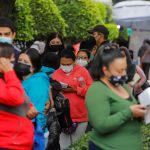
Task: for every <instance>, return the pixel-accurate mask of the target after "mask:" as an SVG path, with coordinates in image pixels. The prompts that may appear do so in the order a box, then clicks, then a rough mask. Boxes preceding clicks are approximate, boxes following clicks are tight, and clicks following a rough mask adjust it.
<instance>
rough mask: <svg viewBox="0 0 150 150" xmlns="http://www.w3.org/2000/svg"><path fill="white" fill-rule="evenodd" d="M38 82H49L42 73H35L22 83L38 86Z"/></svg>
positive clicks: (46, 76)
mask: <svg viewBox="0 0 150 150" xmlns="http://www.w3.org/2000/svg"><path fill="white" fill-rule="evenodd" d="M39 82H40V83H41V82H49V77H48V75H47V74H46V73H44V72H37V73H34V74H33V75H31V76H30V77H29V78H28V79H26V80H24V81H23V83H30V84H31V83H32V84H34V83H36V84H39Z"/></svg>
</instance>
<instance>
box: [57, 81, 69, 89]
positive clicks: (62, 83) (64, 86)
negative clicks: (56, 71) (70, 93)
mask: <svg viewBox="0 0 150 150" xmlns="http://www.w3.org/2000/svg"><path fill="white" fill-rule="evenodd" d="M59 83H60V84H61V87H62V88H63V89H66V88H68V84H67V83H64V82H59Z"/></svg>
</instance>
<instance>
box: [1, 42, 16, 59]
mask: <svg viewBox="0 0 150 150" xmlns="http://www.w3.org/2000/svg"><path fill="white" fill-rule="evenodd" d="M14 51H15V49H14V47H13V46H12V45H11V44H8V43H1V42H0V57H5V58H10V57H11V56H12V55H13V54H14Z"/></svg>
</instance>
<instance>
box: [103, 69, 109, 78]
mask: <svg viewBox="0 0 150 150" xmlns="http://www.w3.org/2000/svg"><path fill="white" fill-rule="evenodd" d="M102 71H103V73H104V76H106V77H110V72H109V70H108V68H107V67H106V66H103V67H102Z"/></svg>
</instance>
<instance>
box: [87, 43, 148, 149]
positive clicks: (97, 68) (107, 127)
mask: <svg viewBox="0 0 150 150" xmlns="http://www.w3.org/2000/svg"><path fill="white" fill-rule="evenodd" d="M92 67H94V68H93V69H92V76H93V79H94V81H95V82H94V83H93V84H92V86H91V87H90V88H89V90H88V92H87V94H86V105H87V109H88V116H89V121H90V123H91V125H92V127H93V131H92V133H91V138H90V142H89V150H95V149H96V150H142V139H141V119H140V118H143V117H144V115H145V114H146V108H145V106H142V105H140V104H138V102H137V100H136V99H135V98H134V97H133V95H132V92H131V91H130V90H129V88H128V86H127V85H126V84H125V83H126V81H127V79H128V77H127V75H126V70H127V62H126V57H125V54H123V53H122V52H121V50H120V49H118V48H112V47H108V46H107V47H104V48H103V50H102V51H101V53H99V55H98V57H97V58H96V59H95V60H94V64H93V66H92Z"/></svg>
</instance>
